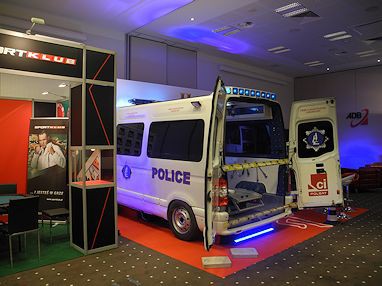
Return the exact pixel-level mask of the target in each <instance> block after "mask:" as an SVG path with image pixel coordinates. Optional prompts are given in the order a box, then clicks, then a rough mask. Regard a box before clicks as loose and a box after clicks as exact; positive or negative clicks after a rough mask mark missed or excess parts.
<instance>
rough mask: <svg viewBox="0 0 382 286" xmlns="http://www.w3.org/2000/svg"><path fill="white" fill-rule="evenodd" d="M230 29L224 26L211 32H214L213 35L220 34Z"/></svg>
mask: <svg viewBox="0 0 382 286" xmlns="http://www.w3.org/2000/svg"><path fill="white" fill-rule="evenodd" d="M231 28H232V27H231V26H224V27H220V28H217V29H215V30H212V32H214V33H220V32H222V31H225V30H229V29H231Z"/></svg>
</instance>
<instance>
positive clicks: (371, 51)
mask: <svg viewBox="0 0 382 286" xmlns="http://www.w3.org/2000/svg"><path fill="white" fill-rule="evenodd" d="M374 52H375V50H367V51H362V52H358V53H355V54H356V55H359V56H360V55H364V54H370V53H374Z"/></svg>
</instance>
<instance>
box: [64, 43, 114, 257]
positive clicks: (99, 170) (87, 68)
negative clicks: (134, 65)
mask: <svg viewBox="0 0 382 286" xmlns="http://www.w3.org/2000/svg"><path fill="white" fill-rule="evenodd" d="M83 59H84V64H83V66H84V69H83V74H84V75H86V78H85V77H84V79H83V82H82V85H80V86H77V87H75V88H72V92H71V121H70V122H71V129H70V130H71V134H70V156H69V166H70V169H69V180H70V204H71V205H70V211H71V226H72V231H71V238H70V242H71V245H72V246H73V247H74V248H76V249H78V250H79V251H81V252H82V253H84V254H88V253H94V252H98V251H103V250H107V249H111V248H114V247H117V242H118V240H117V239H118V236H117V203H116V188H115V172H114V170H115V150H116V148H115V141H116V140H115V132H114V129H115V128H114V126H115V86H116V78H115V74H116V71H115V56H114V54H113V53H112V52H110V51H105V50H98V49H95V48H89V47H85V48H84V50H83Z"/></svg>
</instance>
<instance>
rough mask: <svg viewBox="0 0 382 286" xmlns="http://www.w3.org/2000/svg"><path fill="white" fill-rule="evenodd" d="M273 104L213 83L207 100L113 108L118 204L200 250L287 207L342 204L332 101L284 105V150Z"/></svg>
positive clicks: (266, 96) (269, 98)
mask: <svg viewBox="0 0 382 286" xmlns="http://www.w3.org/2000/svg"><path fill="white" fill-rule="evenodd" d="M274 97H275V95H273V94H271V93H267V92H263V91H258V90H250V89H244V88H236V87H224V86H223V83H222V81H221V79H220V78H218V79H217V83H216V87H215V91H214V93H212V94H210V95H206V96H201V97H193V98H187V99H179V100H172V101H165V102H156V103H149V104H143V105H136V106H128V107H120V108H118V109H117V198H118V203H119V204H121V205H124V206H128V207H130V208H133V209H136V210H140V211H142V212H144V213H148V214H152V215H156V216H159V217H162V218H164V219H167V220H168V222H169V225H170V227H171V230H172V231H173V233H174V234H175V236H176V237H178V238H180V239H182V240H192V239H194V238H196V236H197V235H198V234H199V233H200V231H203V234H204V241H205V248H206V249H209V248H210V247H211V246H212V244H213V242H214V237H215V235H216V234H218V235H231V234H237V233H241V232H243V231H246V230H251V229H254V228H256V227H259V226H262V225H265V224H268V223H270V222H273V221H275V220H277V219H280V218H282V217H285V216H287V215H289V214H290V213H291V209H292V207H296V206H298V207H299V208H304V207H317V206H332V205H338V204H343V196H342V186H341V174H340V164H339V155H338V141H337V123H336V109H335V101H334V99H331V98H330V99H319V100H307V101H299V102H295V103H293V105H292V109H291V118H290V125H289V144H288V146H289V147H287V141H288V140H287V139H286V138H285V131H284V124H283V119H282V113H281V108H280V105H279V104H278V103H277V102H276V101H275V100H273V98H274ZM289 170H292V172H293V174H294V178H295V181H296V191H292V192H290V190H289V191H288V173H289ZM293 195H296V196H293ZM296 197H297V202H293V198H296Z"/></svg>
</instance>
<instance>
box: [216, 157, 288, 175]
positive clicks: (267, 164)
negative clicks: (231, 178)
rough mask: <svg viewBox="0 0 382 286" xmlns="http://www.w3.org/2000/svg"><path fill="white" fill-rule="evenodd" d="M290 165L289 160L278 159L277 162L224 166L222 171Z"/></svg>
mask: <svg viewBox="0 0 382 286" xmlns="http://www.w3.org/2000/svg"><path fill="white" fill-rule="evenodd" d="M288 163H289V159H277V160H269V161H263V162H251V163H242V164H231V165H223V166H222V169H223V171H224V172H228V171H240V170H246V169H251V168H258V167H266V166H274V165H286V164H288Z"/></svg>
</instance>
